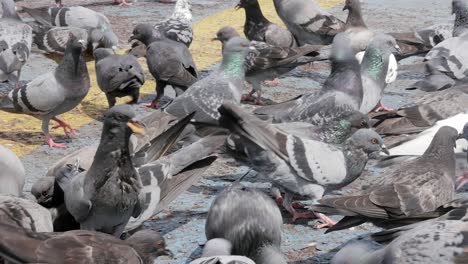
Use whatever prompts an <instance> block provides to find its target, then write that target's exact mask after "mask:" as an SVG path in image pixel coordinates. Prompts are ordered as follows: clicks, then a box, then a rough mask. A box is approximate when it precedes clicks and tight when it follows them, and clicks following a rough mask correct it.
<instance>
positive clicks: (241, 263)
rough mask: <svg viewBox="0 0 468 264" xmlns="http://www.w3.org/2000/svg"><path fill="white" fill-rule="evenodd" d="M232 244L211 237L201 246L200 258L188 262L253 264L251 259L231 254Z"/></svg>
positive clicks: (191, 263) (202, 263)
mask: <svg viewBox="0 0 468 264" xmlns="http://www.w3.org/2000/svg"><path fill="white" fill-rule="evenodd" d="M231 251H232V244H231V242H229V241H228V240H226V239H224V238H213V239H210V240H208V241H207V242H206V244H205V246H204V247H203V254H202V256H201V257H200V258H198V259H196V260H194V261H192V262H190V264H209V263H220V264H229V263H231V264H232V263H236V264H255V262H253V260H251V259H249V258H247V257H244V256H232V255H231Z"/></svg>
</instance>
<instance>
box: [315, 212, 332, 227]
mask: <svg viewBox="0 0 468 264" xmlns="http://www.w3.org/2000/svg"><path fill="white" fill-rule="evenodd" d="M315 216H317V218H319V219H320V220H322V222H323V224H320V225H317V226H316V227H315V228H316V229H320V228H324V227H332V226H334V225H336V222H335V221H333V220H331V219H330V218H329V217H328V216H326V215H324V214H321V213H315Z"/></svg>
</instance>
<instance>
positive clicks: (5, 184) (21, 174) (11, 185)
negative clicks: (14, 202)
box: [0, 145, 26, 196]
mask: <svg viewBox="0 0 468 264" xmlns="http://www.w3.org/2000/svg"><path fill="white" fill-rule="evenodd" d="M0 168H2V170H1V171H0V194H11V195H14V196H20V195H21V194H22V193H23V186H24V181H25V178H26V172H25V170H24V167H23V163H21V160H20V159H19V158H18V156H16V154H15V153H13V152H12V151H11V150H9V149H7V148H6V147H4V146H2V145H0Z"/></svg>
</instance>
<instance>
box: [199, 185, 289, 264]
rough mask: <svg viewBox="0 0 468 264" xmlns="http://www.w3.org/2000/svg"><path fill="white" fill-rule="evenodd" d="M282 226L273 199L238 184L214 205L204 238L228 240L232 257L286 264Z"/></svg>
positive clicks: (223, 192) (218, 198) (225, 191)
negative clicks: (282, 241) (238, 256)
mask: <svg viewBox="0 0 468 264" xmlns="http://www.w3.org/2000/svg"><path fill="white" fill-rule="evenodd" d="M282 225H283V218H282V216H281V212H280V210H279V208H278V206H276V204H275V203H274V202H273V200H272V199H271V198H270V197H268V196H267V195H266V194H264V193H262V192H259V191H257V190H255V189H250V188H247V187H244V186H242V185H241V184H240V183H238V182H236V183H234V184H232V185H231V186H229V187H228V188H226V189H225V190H223V191H222V192H221V193H220V194H219V195H217V197H216V198H215V200H214V201H213V203H212V204H211V207H210V210H209V211H208V216H207V219H206V224H205V234H206V238H207V239H208V240H210V239H214V238H224V239H226V240H228V241H229V242H230V243H231V244H232V254H233V255H240V256H246V257H249V258H251V259H252V260H253V261H255V263H257V264H280V263H281V264H286V263H287V261H286V258H285V256H284V255H283V254H282V253H281V250H280V246H281V227H282Z"/></svg>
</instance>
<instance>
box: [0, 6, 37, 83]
mask: <svg viewBox="0 0 468 264" xmlns="http://www.w3.org/2000/svg"><path fill="white" fill-rule="evenodd" d="M0 6H1V10H2V16H1V17H0V82H5V81H8V82H10V83H15V84H16V88H18V87H19V80H20V78H21V68H22V67H23V66H24V64H25V63H26V61H27V60H28V58H29V55H30V52H31V44H32V37H33V34H32V28H31V27H30V26H28V25H27V24H25V23H24V22H23V21H22V20H21V18H20V17H19V16H18V14H17V13H16V10H15V3H14V2H13V0H3V1H1V2H0Z"/></svg>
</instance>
